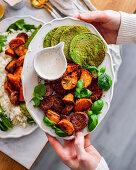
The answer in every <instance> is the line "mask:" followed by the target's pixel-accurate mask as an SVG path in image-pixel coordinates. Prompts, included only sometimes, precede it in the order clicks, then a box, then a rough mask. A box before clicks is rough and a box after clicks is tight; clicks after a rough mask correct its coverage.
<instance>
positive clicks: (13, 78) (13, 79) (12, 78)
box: [7, 67, 23, 90]
mask: <svg viewBox="0 0 136 170" xmlns="http://www.w3.org/2000/svg"><path fill="white" fill-rule="evenodd" d="M22 69H23V67H18V68H17V69H16V70H15V72H14V74H11V73H8V74H7V79H8V81H9V82H10V83H11V84H12V85H13V86H14V88H15V89H16V90H20V82H21V73H22Z"/></svg>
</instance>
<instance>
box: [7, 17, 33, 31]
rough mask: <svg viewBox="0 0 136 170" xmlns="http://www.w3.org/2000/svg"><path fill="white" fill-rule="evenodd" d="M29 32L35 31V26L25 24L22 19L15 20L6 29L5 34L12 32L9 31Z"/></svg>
mask: <svg viewBox="0 0 136 170" xmlns="http://www.w3.org/2000/svg"><path fill="white" fill-rule="evenodd" d="M23 29H25V30H26V31H29V30H31V29H34V30H35V29H36V27H35V25H30V24H26V23H25V21H24V19H20V20H17V21H16V22H14V23H13V24H11V25H10V26H9V27H8V28H7V32H9V33H10V32H12V31H11V30H15V31H17V30H23Z"/></svg>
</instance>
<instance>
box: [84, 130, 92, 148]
mask: <svg viewBox="0 0 136 170" xmlns="http://www.w3.org/2000/svg"><path fill="white" fill-rule="evenodd" d="M84 139H85V143H84V147H85V148H87V147H88V146H90V145H91V141H90V133H89V134H87V135H86V136H85V137H84Z"/></svg>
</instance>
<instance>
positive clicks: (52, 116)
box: [46, 110, 60, 124]
mask: <svg viewBox="0 0 136 170" xmlns="http://www.w3.org/2000/svg"><path fill="white" fill-rule="evenodd" d="M46 116H47V117H48V119H50V120H51V121H52V122H53V123H55V124H58V123H59V121H60V115H59V114H57V113H56V112H54V111H52V110H47V112H46Z"/></svg>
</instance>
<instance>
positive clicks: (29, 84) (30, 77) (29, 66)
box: [22, 17, 115, 139]
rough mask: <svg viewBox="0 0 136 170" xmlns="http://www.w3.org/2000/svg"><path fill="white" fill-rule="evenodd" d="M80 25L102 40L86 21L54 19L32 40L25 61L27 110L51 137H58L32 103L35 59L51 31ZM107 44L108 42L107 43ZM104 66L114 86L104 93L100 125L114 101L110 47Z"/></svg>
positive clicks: (24, 77) (24, 88) (24, 87)
mask: <svg viewBox="0 0 136 170" xmlns="http://www.w3.org/2000/svg"><path fill="white" fill-rule="evenodd" d="M78 24H81V25H83V26H86V27H88V28H89V29H90V30H91V32H92V33H94V34H97V35H98V36H100V37H101V38H102V36H101V35H100V34H99V33H98V31H97V30H96V29H95V28H94V27H93V26H92V25H91V24H88V23H86V22H84V21H81V20H78V19H74V18H71V17H66V18H61V19H54V20H52V21H51V22H49V23H47V24H45V25H44V26H43V27H42V28H41V29H40V31H39V32H38V34H37V35H36V36H35V37H34V39H33V40H32V42H31V44H30V46H29V49H28V52H27V54H26V57H25V61H24V66H23V71H22V84H23V90H24V98H25V101H26V106H27V109H28V111H29V112H30V114H31V115H32V117H33V118H34V120H35V121H36V122H37V124H38V125H39V127H40V128H41V129H42V130H44V131H45V132H46V133H49V134H50V135H52V136H54V137H58V136H57V135H56V134H55V132H54V130H53V129H51V128H50V127H47V126H45V124H44V123H43V116H44V112H43V111H42V110H40V109H39V108H34V107H33V102H30V100H31V99H32V97H33V90H34V87H35V86H36V85H37V84H38V76H37V74H36V72H35V70H34V67H33V57H34V55H35V53H36V52H38V51H39V50H41V49H43V40H44V37H45V36H46V34H47V33H48V32H49V31H50V30H51V29H53V28H55V27H58V26H62V25H78ZM102 39H103V38H102ZM103 41H104V40H103ZM104 42H105V41H104ZM105 44H106V42H105ZM106 46H107V44H106ZM103 66H106V73H108V74H109V75H110V76H111V79H112V81H113V84H112V87H111V88H110V90H108V91H105V92H104V93H103V96H102V100H103V101H104V107H103V109H102V114H101V115H98V117H99V122H98V124H99V123H100V122H101V121H102V119H103V118H104V116H105V115H106V113H107V111H108V109H109V106H110V102H111V99H112V94H113V87H114V78H115V76H114V71H113V63H112V58H111V55H110V52H109V49H108V46H107V53H106V57H105V59H104V61H103V63H102V64H101V65H100V66H99V68H101V67H103ZM83 132H84V134H87V133H88V131H87V128H85V129H83ZM73 137H74V136H70V137H65V139H72V138H73Z"/></svg>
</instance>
